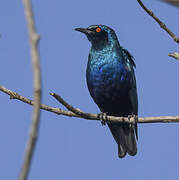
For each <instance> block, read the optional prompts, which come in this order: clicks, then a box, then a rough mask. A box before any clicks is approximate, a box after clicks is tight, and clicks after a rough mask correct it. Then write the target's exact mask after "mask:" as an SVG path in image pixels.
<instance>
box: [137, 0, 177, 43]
mask: <svg viewBox="0 0 179 180" xmlns="http://www.w3.org/2000/svg"><path fill="white" fill-rule="evenodd" d="M137 1H138V3H139V4H140V6H141V7H142V8H143V9H144V10H145V11H146V12H147V13H148V14H149V15H150V16H151V17H152V18H153V19H154V20H155V21H156V22H157V23H158V24H159V25H160V27H161V28H162V29H164V30H165V31H166V32H167V33H168V34H169V35H170V36H171V37H172V38H173V40H174V41H175V42H176V43H179V38H178V37H177V36H176V35H175V34H174V33H173V32H172V31H171V30H170V29H169V28H168V27H167V26H166V25H165V24H164V23H163V22H162V21H161V20H160V19H159V18H158V17H157V16H155V15H154V13H153V12H152V11H151V10H149V9H148V8H147V7H146V6H145V5H144V4H143V3H142V1H141V0H137Z"/></svg>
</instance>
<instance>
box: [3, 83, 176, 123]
mask: <svg viewBox="0 0 179 180" xmlns="http://www.w3.org/2000/svg"><path fill="white" fill-rule="evenodd" d="M0 91H2V92H4V93H5V94H8V95H9V96H10V99H17V100H19V101H22V102H24V103H26V104H29V105H32V106H33V105H34V101H33V100H30V99H28V98H26V97H24V96H21V95H19V94H18V93H16V92H14V91H11V90H9V89H7V88H5V87H3V86H0ZM52 95H53V94H52ZM63 101H64V100H63ZM65 103H66V104H68V103H67V102H65ZM62 104H63V103H62ZM70 106H71V105H69V104H68V108H69V107H70ZM65 107H67V106H65ZM71 107H72V106H71ZM40 108H41V109H43V110H45V111H49V112H52V113H55V114H58V115H64V116H69V117H78V118H83V119H87V120H100V118H99V114H91V113H85V112H83V111H81V110H79V109H77V108H74V107H72V108H73V109H75V111H76V112H77V111H79V113H83V114H86V117H85V118H84V117H82V116H80V115H77V114H75V113H73V112H71V111H65V110H62V109H60V108H55V107H51V106H47V105H45V104H41V106H40ZM107 121H109V122H121V123H122V122H125V123H130V122H131V120H130V121H129V119H128V118H126V117H116V116H107ZM137 122H138V123H169V122H170V123H172V122H179V116H158V117H141V118H139V119H138V121H137Z"/></svg>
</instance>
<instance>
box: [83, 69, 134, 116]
mask: <svg viewBox="0 0 179 180" xmlns="http://www.w3.org/2000/svg"><path fill="white" fill-rule="evenodd" d="M87 84H88V88H89V91H90V94H91V96H92V98H93V100H94V101H95V103H96V104H97V105H98V106H99V108H100V109H101V111H103V112H108V113H110V114H113V115H117V114H119V115H121V113H124V115H125V114H126V113H129V114H130V112H126V110H127V111H131V110H130V109H131V108H130V106H131V105H130V99H129V85H128V81H127V80H126V73H125V72H122V71H114V70H113V71H112V70H111V69H110V70H107V71H104V70H103V71H101V72H100V71H96V72H95V71H93V72H89V74H87Z"/></svg>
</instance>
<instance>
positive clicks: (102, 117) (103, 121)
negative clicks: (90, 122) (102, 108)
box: [98, 112, 108, 126]
mask: <svg viewBox="0 0 179 180" xmlns="http://www.w3.org/2000/svg"><path fill="white" fill-rule="evenodd" d="M98 117H99V119H100V121H101V124H102V126H104V125H106V122H107V120H108V119H107V113H103V112H102V113H99V114H98Z"/></svg>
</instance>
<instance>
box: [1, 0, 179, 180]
mask: <svg viewBox="0 0 179 180" xmlns="http://www.w3.org/2000/svg"><path fill="white" fill-rule="evenodd" d="M32 3H33V10H34V16H35V21H36V26H37V31H38V34H39V35H40V36H41V40H40V55H41V70H42V78H43V79H42V83H43V98H42V102H43V103H44V104H48V105H50V106H54V107H62V106H61V105H60V104H59V103H58V102H56V100H55V99H54V98H52V97H51V96H50V95H49V92H56V93H58V94H60V95H61V96H62V97H63V98H64V99H65V100H67V102H69V103H70V104H72V105H74V106H75V107H78V108H80V109H82V110H83V111H85V112H91V113H99V109H98V108H97V106H96V105H95V103H94V102H93V100H92V98H91V97H90V95H89V92H88V90H87V86H86V80H85V71H86V65H87V59H88V53H89V49H90V43H89V42H88V40H87V38H86V37H85V36H84V35H82V34H80V33H78V32H75V31H74V28H76V27H88V26H89V25H92V24H105V25H108V26H110V27H112V28H113V29H114V30H115V31H116V34H117V36H118V38H119V41H120V44H121V45H122V46H123V47H125V48H127V49H128V50H129V51H130V52H131V54H132V55H133V56H134V57H135V63H136V66H137V68H136V78H137V88H138V97H139V116H140V117H147V116H161V115H162V116H164V115H179V98H178V96H179V95H178V92H179V83H178V82H179V81H178V77H179V70H178V69H179V62H178V61H176V60H175V59H173V58H171V57H168V53H171V52H176V51H179V48H178V45H177V44H176V43H175V42H174V41H173V40H172V39H171V38H170V37H169V36H168V35H167V33H166V32H165V31H164V30H162V29H161V28H160V27H159V25H158V24H156V22H155V21H154V20H153V19H152V18H151V17H150V16H149V15H147V14H146V12H144V10H143V9H142V8H141V7H140V6H139V4H138V3H137V1H117V0H111V1H95V0H91V1H83V0H76V1H70V0H61V1H58V0H52V1H48V0H44V1H38V0H36V1H35V0H33V1H32ZM143 3H144V4H145V5H146V6H147V7H148V8H149V9H152V10H153V11H154V13H155V15H157V16H158V17H159V18H160V19H161V20H162V21H164V22H165V24H166V25H167V26H168V27H169V28H170V29H171V30H172V31H173V32H174V33H176V34H177V35H178V36H179V23H178V19H179V9H177V8H176V7H174V6H169V5H168V4H167V3H162V2H160V1H152V0H151V1H146V0H144V1H143ZM0 24H1V26H0V34H1V38H0V84H1V85H3V86H5V87H6V88H9V89H11V90H13V91H16V92H18V93H19V94H21V95H23V96H26V97H28V98H32V97H33V91H32V90H33V87H32V66H31V57H30V50H29V42H28V31H27V25H26V20H25V16H24V9H23V3H22V1H11V0H6V1H3V2H2V3H1V6H0ZM0 102H1V103H0V104H1V108H0V114H1V126H0V142H1V143H0V159H1V161H0V179H7V180H8V179H9V180H10V179H11V180H12V179H17V177H18V174H19V170H20V168H21V164H22V161H23V156H24V151H25V145H26V142H27V139H28V135H29V127H30V125H31V115H32V107H31V106H29V105H27V104H24V103H22V102H19V101H18V100H9V96H7V95H6V94H4V93H2V92H0ZM62 108H63V107H62ZM178 137H179V123H168V124H139V140H138V154H137V155H136V156H135V157H129V156H126V157H125V158H124V159H119V158H118V156H117V144H116V143H115V141H114V139H113V138H112V135H111V133H110V132H109V129H108V128H107V126H105V127H104V126H101V124H100V122H99V121H87V120H83V119H78V118H69V117H64V116H58V115H56V114H53V113H50V112H46V111H41V125H40V132H39V139H38V142H37V146H36V150H35V156H34V158H33V162H32V167H31V171H30V174H29V180H35V179H43V180H51V179H52V180H59V179H85V180H91V179H103V180H109V179H116V178H117V179H123V180H130V179H132V178H134V179H144V178H145V180H149V179H150V180H151V179H162V180H168V179H169V178H170V179H173V180H175V179H179V172H178V162H179V141H178Z"/></svg>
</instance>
